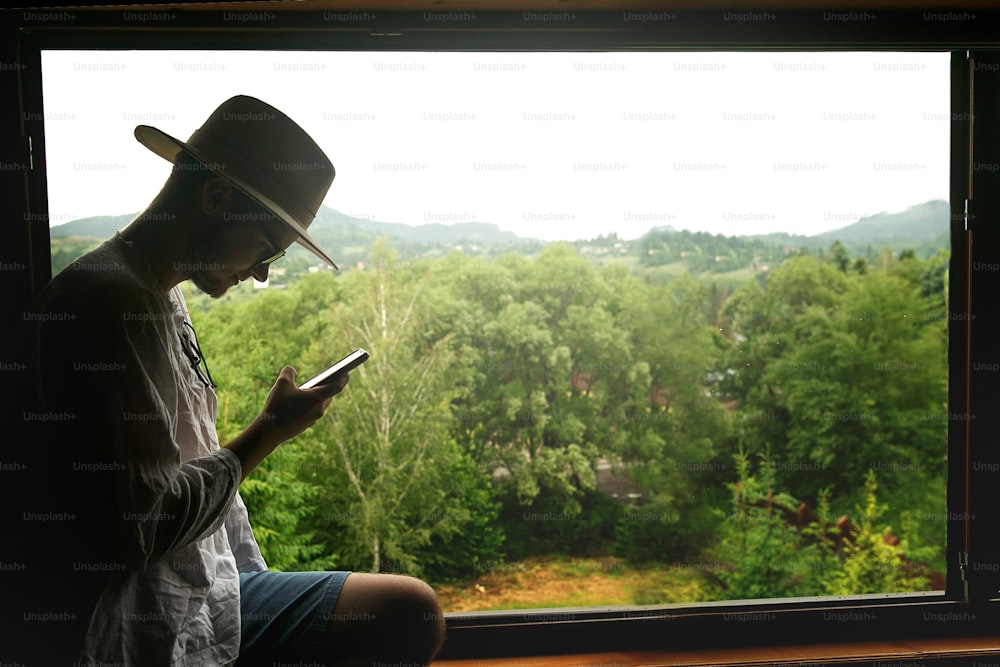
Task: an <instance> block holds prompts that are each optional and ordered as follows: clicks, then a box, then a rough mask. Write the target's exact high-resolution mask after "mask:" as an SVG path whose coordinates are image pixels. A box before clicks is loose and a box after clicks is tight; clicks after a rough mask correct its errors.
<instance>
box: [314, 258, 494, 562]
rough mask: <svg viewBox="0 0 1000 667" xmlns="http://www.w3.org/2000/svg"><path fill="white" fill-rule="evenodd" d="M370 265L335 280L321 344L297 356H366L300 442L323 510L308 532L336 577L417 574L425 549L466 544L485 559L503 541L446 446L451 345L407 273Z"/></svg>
mask: <svg viewBox="0 0 1000 667" xmlns="http://www.w3.org/2000/svg"><path fill="white" fill-rule="evenodd" d="M371 257H372V261H371V263H370V265H369V267H368V268H366V270H365V271H355V272H352V273H351V274H349V275H348V276H346V277H345V280H344V289H343V292H342V294H343V298H342V299H341V301H340V302H339V303H338V304H337V306H336V307H335V308H333V309H331V310H329V311H328V313H327V317H326V319H325V321H326V323H327V325H328V327H329V330H328V333H327V335H325V336H324V337H323V338H321V339H318V340H316V341H314V343H313V345H312V347H311V348H310V351H309V353H308V354H307V358H308V359H316V360H318V359H320V358H324V356H327V357H328V350H330V349H331V348H334V347H341V348H343V347H350V346H354V345H357V346H360V347H364V348H365V349H367V350H368V351H369V352H370V353H371V358H370V359H369V361H368V362H366V363H365V364H364V365H363V366H361V367H360V368H359V369H358V370H357V371H355V372H353V373H352V378H351V382H350V383H349V385H348V387H347V389H346V390H345V391H344V392H343V393H342V394H341V396H339V397H338V398H337V399H336V403H335V404H334V407H333V408H332V409H331V410H330V411H329V412H328V413H327V414H328V416H327V417H325V418H324V422H323V424H321V425H319V426H318V427H317V428H314V429H313V430H312V431H313V432H312V433H311V435H310V439H312V440H314V441H316V442H315V447H316V448H317V449H318V450H319V451H320V452H321V455H320V456H319V457H318V460H317V461H316V464H315V465H313V466H311V467H310V468H309V471H308V478H309V479H310V481H312V482H313V483H315V484H320V483H321V482H322V486H321V488H320V503H321V504H322V506H323V507H325V508H326V510H324V511H322V512H317V513H315V514H314V515H313V516H312V525H313V526H314V527H315V528H316V529H317V530H319V531H320V532H321V534H323V535H325V536H326V538H327V542H328V544H336V545H337V547H336V553H337V554H338V555H339V557H340V559H341V560H340V566H341V567H352V568H356V569H367V570H370V571H373V572H377V571H403V572H411V573H420V572H422V569H423V567H424V566H425V564H426V563H427V560H428V559H427V558H426V555H427V553H428V548H429V546H430V545H432V544H435V545H437V546H438V548H444V549H447V548H450V547H449V546H448V545H449V544H451V543H453V542H454V541H455V540H458V539H462V538H463V537H464V536H466V535H472V537H468V538H465V539H469V540H471V544H474V545H476V546H477V547H478V549H477V551H480V552H482V553H483V554H484V555H485V557H487V558H488V557H490V556H491V555H492V554H495V550H496V548H497V546H498V543H499V540H500V539H501V536H500V534H499V533H497V531H496V530H495V529H492V528H491V526H490V523H491V521H492V520H493V518H494V516H495V507H494V506H493V505H492V504H491V502H490V501H489V499H488V497H487V495H486V494H484V492H483V489H484V488H485V484H486V483H487V482H486V480H485V479H483V478H482V477H481V476H480V475H478V474H477V473H475V472H474V471H473V470H472V469H471V468H470V467H469V463H468V461H467V459H466V458H465V453H464V452H463V451H462V449H461V447H460V446H459V444H458V443H456V442H455V441H454V439H453V438H452V437H451V435H450V432H451V423H452V419H453V417H452V414H451V411H450V406H451V403H452V400H453V399H454V397H455V392H454V389H453V388H452V384H451V382H450V379H451V378H450V374H451V372H452V369H453V367H454V364H455V360H454V358H455V351H454V350H453V349H452V340H451V336H450V335H449V334H448V333H446V332H445V331H443V330H442V329H441V328H440V327H439V326H437V325H436V324H435V323H434V322H433V321H432V319H431V318H430V316H429V313H428V308H427V307H426V306H425V301H424V294H423V292H422V290H423V283H422V282H421V281H420V280H419V279H418V274H417V272H416V271H414V270H402V269H400V267H398V266H397V264H396V259H395V256H394V253H393V252H392V251H391V249H390V248H389V247H388V246H387V244H386V243H384V242H380V243H378V244H376V247H375V248H374V249H373V251H372V254H371ZM410 268H411V269H412V266H411V267H410ZM346 341H350V343H349V345H346V346H345V345H344V343H345V342H346ZM467 551H468V549H467ZM472 558H475V555H473V556H472ZM431 560H432V561H433V560H434V559H431ZM435 562H437V563H438V564H440V559H437V561H435ZM453 565H456V566H457V565H461V566H464V567H466V568H471V567H472V566H474V562H470V563H461V564H453ZM446 569H447V568H446Z"/></svg>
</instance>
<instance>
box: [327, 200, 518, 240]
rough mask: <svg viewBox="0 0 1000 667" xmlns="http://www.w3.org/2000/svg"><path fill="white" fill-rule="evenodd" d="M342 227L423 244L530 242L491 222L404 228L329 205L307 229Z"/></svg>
mask: <svg viewBox="0 0 1000 667" xmlns="http://www.w3.org/2000/svg"><path fill="white" fill-rule="evenodd" d="M345 224H346V225H352V226H354V227H357V228H358V229H361V230H364V231H366V232H369V233H371V234H373V235H375V236H389V237H392V238H397V239H403V240H405V241H409V242H411V243H418V244H423V245H438V244H443V245H453V244H456V243H481V244H489V245H503V244H507V243H521V242H523V241H525V240H531V239H524V238H522V237H520V236H518V235H517V234H515V233H514V232H505V231H502V230H501V229H500V227H499V226H498V225H495V224H493V223H491V222H473V221H466V222H455V223H453V224H443V223H429V224H423V225H407V224H404V223H401V222H381V221H378V220H371V219H368V218H358V217H354V216H350V215H346V214H344V213H341V212H340V211H337V210H335V209H332V208H330V207H328V206H323V207H322V208H321V209H320V211H319V214H318V215H317V216H316V220H315V222H313V224H312V226H311V227H310V228H309V229H310V234H313V232H314V231H315V234H314V235H319V234H323V233H325V232H326V231H327V230H328V229H329V228H330V227H342V226H343V225H345ZM317 240H318V239H317Z"/></svg>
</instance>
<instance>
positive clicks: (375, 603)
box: [330, 572, 444, 662]
mask: <svg viewBox="0 0 1000 667" xmlns="http://www.w3.org/2000/svg"><path fill="white" fill-rule="evenodd" d="M332 621H333V622H332V623H331V627H330V632H331V635H332V636H333V637H335V638H336V640H337V641H338V642H342V641H348V642H350V641H352V640H353V641H355V642H359V643H361V644H362V646H358V649H359V650H361V651H362V652H369V651H370V652H371V655H374V656H377V657H379V659H381V660H384V661H411V662H428V661H429V660H430V659H431V658H432V657H433V656H434V655H435V654H436V653H437V651H438V649H439V648H440V646H441V643H442V641H443V640H444V614H443V612H442V610H441V604H440V602H438V598H437V595H436V594H435V593H434V590H433V589H432V588H431V587H430V586H428V585H427V584H426V583H424V582H423V581H420V580H419V579H415V578H413V577H407V576H402V575H390V574H366V573H360V572H357V573H352V574H351V575H349V576H348V577H347V580H346V581H345V582H344V588H343V589H342V591H341V594H340V598H339V599H338V601H337V605H336V607H335V608H334V613H333V618H332ZM365 645H367V646H365Z"/></svg>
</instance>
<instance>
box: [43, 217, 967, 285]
mask: <svg viewBox="0 0 1000 667" xmlns="http://www.w3.org/2000/svg"><path fill="white" fill-rule="evenodd" d="M135 215H136V214H128V215H117V216H96V217H92V218H84V219H81V220H74V221H72V222H68V223H66V224H63V225H59V226H56V227H53V228H52V229H51V234H52V238H53V247H54V248H57V246H58V248H57V250H58V252H59V258H58V261H57V260H56V253H55V251H54V253H53V268H54V269H58V266H57V265H58V264H64V263H65V262H68V261H71V260H72V259H73V258H74V257H76V256H78V254H79V251H80V248H83V247H85V242H86V241H87V239H96V240H103V239H106V238H108V237H110V236H111V234H112V233H113V232H114V230H116V229H122V228H123V227H125V225H126V224H128V222H129V221H130V220H132V219H133V218H134V217H135ZM949 219H950V211H949V207H948V203H947V202H944V201H929V202H926V203H924V204H920V205H917V206H913V207H910V208H908V209H906V210H905V211H902V212H899V213H879V214H877V215H873V216H868V217H865V218H862V219H860V220H857V221H855V222H853V223H851V224H849V225H847V226H845V227H841V228H840V229H836V230H833V231H829V232H824V233H822V234H816V235H814V236H799V235H793V234H788V233H784V232H779V233H773V234H765V235H756V236H724V235H722V234H711V233H709V232H692V231H689V230H686V229H684V230H680V231H678V230H676V229H674V228H673V227H670V226H667V225H664V226H658V227H653V228H651V229H650V230H649V232H647V233H646V234H645V235H643V236H642V237H641V238H639V239H637V240H623V239H619V238H618V237H617V235H614V234H612V235H611V236H608V237H603V236H602V237H598V238H596V239H591V240H588V241H574V242H572V243H571V245H573V246H574V247H575V248H577V249H578V250H579V251H580V252H581V253H584V254H586V255H588V256H590V257H592V258H594V259H595V261H598V262H603V261H608V260H610V259H614V261H626V262H628V263H630V264H631V265H633V266H636V265H638V266H642V267H646V268H647V269H649V268H656V269H657V270H659V268H669V267H675V268H676V269H678V270H684V269H686V270H688V271H691V272H692V273H694V274H699V273H705V272H707V273H723V272H732V271H743V270H750V271H752V272H759V271H766V270H767V267H769V266H775V265H777V264H778V263H780V262H781V261H783V259H784V258H785V257H787V256H788V255H789V254H791V253H794V252H797V251H798V250H799V249H800V248H809V249H815V250H825V249H827V248H829V246H830V245H831V244H832V243H833V242H834V241H840V242H841V243H843V244H844V245H845V246H846V247H847V249H848V252H849V253H850V254H851V255H858V256H872V255H874V254H877V253H878V252H879V251H880V250H881V249H882V248H884V247H886V246H889V247H891V248H893V249H894V250H897V251H898V250H903V249H906V248H909V249H913V250H914V251H915V252H916V253H917V254H918V256H930V255H932V254H934V253H935V252H937V250H938V249H940V248H947V247H948V242H949V239H948V230H949ZM309 231H310V234H311V235H312V236H313V238H315V239H316V242H317V243H318V244H319V245H320V247H323V248H326V249H328V251H329V252H330V253H331V254H332V256H333V258H334V259H335V260H336V261H337V263H338V264H339V265H340V266H342V267H351V266H360V265H363V264H364V263H365V262H367V261H368V252H369V249H370V248H371V246H372V244H373V243H374V242H375V240H376V239H377V238H378V237H380V236H387V237H389V240H390V242H391V244H392V246H393V249H394V250H395V251H396V252H398V253H399V255H400V257H401V259H403V260H412V259H418V258H421V257H439V256H443V255H445V254H446V253H448V252H450V251H452V250H456V249H459V250H461V251H462V252H464V253H466V254H470V255H475V256H482V257H487V258H489V257H495V256H498V255H500V254H503V253H506V252H518V253H521V254H524V255H529V256H530V255H533V254H535V253H537V252H538V251H539V250H540V249H541V248H542V247H543V246H544V245H545V242H543V241H539V240H537V239H528V238H523V237H520V236H518V235H517V234H515V233H513V232H508V231H503V230H501V229H500V228H499V227H498V226H497V225H495V224H492V223H484V222H475V221H465V222H457V223H455V224H441V223H432V224H423V225H406V224H402V223H396V222H383V221H378V220H368V219H365V218H359V217H353V216H350V215H346V214H344V213H341V212H340V211H337V210H335V209H332V208H329V207H326V206H324V207H321V209H320V212H319V215H318V216H317V218H316V220H315V222H313V224H312V225H311V226H310V228H309ZM314 262H315V260H314V258H313V257H312V255H310V254H309V253H308V252H307V251H306V250H305V249H304V248H301V247H300V246H298V245H293V246H292V248H290V249H289V252H288V257H287V258H286V260H284V261H283V262H282V264H283V265H285V266H286V267H287V270H288V272H289V274H290V275H291V274H294V273H297V272H301V271H305V270H307V269H308V267H309V266H310V265H311V264H313V263H314ZM658 267H659V268H658Z"/></svg>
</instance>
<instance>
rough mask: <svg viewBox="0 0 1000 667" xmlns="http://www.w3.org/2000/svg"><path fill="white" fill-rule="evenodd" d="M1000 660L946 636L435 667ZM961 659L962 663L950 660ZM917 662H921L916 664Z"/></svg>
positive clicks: (985, 640) (988, 644)
mask: <svg viewBox="0 0 1000 667" xmlns="http://www.w3.org/2000/svg"><path fill="white" fill-rule="evenodd" d="M995 656H1000V634H998V635H990V636H975V637H948V638H936V639H910V640H906V641H869V642H849V643H830V644H809V645H803V646H761V647H753V648H726V649H705V650H699V651H690V650H683V651H618V652H611V653H588V654H579V655H553V656H538V657H535V656H525V657H521V656H519V657H516V658H512V657H505V658H492V659H491V658H485V659H484V658H476V659H474V660H443V661H438V662H435V663H434V665H435V666H436V667H473V666H476V667H490V665H494V666H496V667H500V665H504V666H506V667H511V665H517V666H518V667H533V666H539V667H541V666H542V665H551V666H553V667H559V666H563V667H568V666H569V665H581V666H584V665H605V666H606V665H616V666H617V667H640V666H646V667H649V666H653V665H663V666H666V665H671V666H673V667H683V666H685V665H689V666H693V665H700V666H702V667H707V666H709V665H711V666H713V667H722V666H724V665H769V666H778V665H802V664H803V663H806V664H811V665H819V664H827V663H829V664H838V665H843V664H852V663H870V662H879V663H886V662H892V663H896V662H900V661H921V662H922V661H927V660H948V661H949V662H948V663H947V664H953V665H954V664H966V663H968V661H971V660H977V659H981V658H986V657H995ZM959 660H965V661H966V663H959V662H951V661H959ZM918 664H919V663H918Z"/></svg>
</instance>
